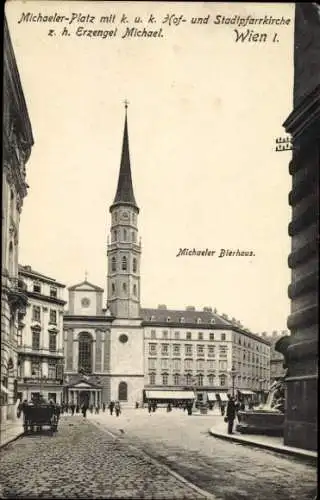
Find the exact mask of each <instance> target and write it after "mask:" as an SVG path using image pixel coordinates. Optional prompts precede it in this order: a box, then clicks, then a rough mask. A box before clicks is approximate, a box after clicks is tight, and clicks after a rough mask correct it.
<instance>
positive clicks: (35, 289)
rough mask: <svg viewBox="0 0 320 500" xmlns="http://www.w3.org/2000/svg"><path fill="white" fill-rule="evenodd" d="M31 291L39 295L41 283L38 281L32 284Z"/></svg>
mask: <svg viewBox="0 0 320 500" xmlns="http://www.w3.org/2000/svg"><path fill="white" fill-rule="evenodd" d="M33 291H34V292H35V293H41V283H40V282H39V281H35V282H34V283H33Z"/></svg>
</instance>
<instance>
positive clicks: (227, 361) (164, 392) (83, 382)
mask: <svg viewBox="0 0 320 500" xmlns="http://www.w3.org/2000/svg"><path fill="white" fill-rule="evenodd" d="M126 108H127V106H126ZM110 214H111V227H110V235H109V237H108V246H107V269H108V274H107V297H108V298H107V304H106V306H105V307H104V306H103V292H104V290H103V289H102V288H100V287H97V286H95V285H93V284H91V283H89V282H88V281H87V279H85V281H83V282H82V283H79V284H78V285H75V286H71V287H70V288H69V289H68V291H69V300H68V303H69V308H68V311H67V312H66V314H65V315H64V352H65V381H66V383H65V389H64V390H65V397H64V399H65V401H67V402H69V403H70V402H74V403H76V404H77V403H78V404H81V403H82V402H84V401H86V402H87V403H88V404H94V405H100V406H101V404H102V403H108V402H109V401H111V400H114V401H116V400H119V401H120V402H121V404H123V405H125V406H126V405H127V406H134V405H135V404H136V402H138V403H139V404H141V402H143V401H144V402H145V401H146V400H148V399H159V400H161V399H162V400H165V399H166V400H167V399H173V400H174V399H179V398H180V399H184V397H183V396H184V395H185V396H186V398H185V399H188V398H189V397H190V394H192V396H193V397H194V395H195V394H197V396H199V397H198V399H200V400H201V399H202V400H204V399H206V398H207V399H211V400H216V399H217V400H218V401H219V399H221V400H226V399H227V398H226V396H227V392H230V390H232V391H233V392H235V391H236V390H241V392H243V394H246V395H247V396H250V397H251V396H252V397H254V396H255V394H256V393H258V392H259V391H260V392H263V391H265V390H267V389H268V386H269V380H270V343H269V342H268V341H267V340H266V339H264V338H263V337H260V336H258V335H255V334H253V333H251V332H249V331H248V330H246V329H244V328H243V327H242V325H240V323H239V322H237V321H236V320H235V319H234V318H233V319H232V320H231V319H228V317H227V316H226V315H223V316H220V315H218V314H217V312H216V311H215V310H214V311H212V308H209V307H206V308H204V309H203V310H202V311H196V310H195V308H194V307H187V308H186V310H181V311H177V310H175V311H172V310H169V309H167V308H166V306H158V308H156V309H145V308H142V307H141V303H140V293H141V288H140V287H141V280H140V260H141V242H140V239H139V234H138V217H139V207H138V205H137V203H136V200H135V196H134V191H133V184H132V176H131V165H130V153H129V137H128V123H127V109H126V115H125V124H124V134H123V143H122V153H121V162H120V171H119V177H118V185H117V190H116V195H115V198H114V201H113V203H112V204H111V206H110ZM217 395H218V396H217Z"/></svg>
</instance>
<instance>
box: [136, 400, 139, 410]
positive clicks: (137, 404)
mask: <svg viewBox="0 0 320 500" xmlns="http://www.w3.org/2000/svg"><path fill="white" fill-rule="evenodd" d="M138 408H139V403H138V401H136V410H137V409H138Z"/></svg>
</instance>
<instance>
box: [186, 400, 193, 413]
mask: <svg viewBox="0 0 320 500" xmlns="http://www.w3.org/2000/svg"><path fill="white" fill-rule="evenodd" d="M192 406H193V403H192V401H191V400H190V401H189V402H188V403H187V410H188V415H192Z"/></svg>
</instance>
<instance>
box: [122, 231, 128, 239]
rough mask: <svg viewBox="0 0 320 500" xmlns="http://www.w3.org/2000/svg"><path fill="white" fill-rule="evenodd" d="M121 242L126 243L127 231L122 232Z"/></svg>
mask: <svg viewBox="0 0 320 500" xmlns="http://www.w3.org/2000/svg"><path fill="white" fill-rule="evenodd" d="M123 241H127V230H126V229H124V230H123Z"/></svg>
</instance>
